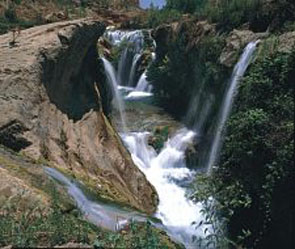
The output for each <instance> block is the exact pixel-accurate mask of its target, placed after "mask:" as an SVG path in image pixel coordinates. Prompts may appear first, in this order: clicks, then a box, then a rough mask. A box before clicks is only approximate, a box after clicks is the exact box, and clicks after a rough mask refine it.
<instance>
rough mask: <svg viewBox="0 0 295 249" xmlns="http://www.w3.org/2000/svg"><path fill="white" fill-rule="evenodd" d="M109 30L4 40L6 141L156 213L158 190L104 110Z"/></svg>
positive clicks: (1, 100) (0, 45) (73, 25)
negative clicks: (103, 46)
mask: <svg viewBox="0 0 295 249" xmlns="http://www.w3.org/2000/svg"><path fill="white" fill-rule="evenodd" d="M104 29H105V27H104V25H103V24H102V23H101V22H98V21H94V20H91V19H83V20H76V21H67V22H60V23H54V24H48V25H44V26H39V27H35V28H31V29H27V30H25V31H22V32H21V33H20V34H15V36H17V38H16V39H15V40H13V38H12V37H13V35H12V33H9V34H6V35H2V36H0V50H1V54H0V106H1V108H0V144H2V145H4V146H6V147H8V148H10V149H13V150H14V151H18V152H22V153H25V154H26V155H28V156H30V157H31V158H33V159H36V160H40V159H46V160H47V161H49V162H50V163H51V164H52V165H53V166H55V167H57V168H59V169H62V170H63V171H66V172H67V173H70V174H72V175H73V176H75V177H76V178H78V179H79V180H82V181H83V182H84V183H86V184H87V185H88V186H90V187H92V188H93V189H95V190H96V191H97V193H98V194H99V195H100V196H101V197H104V198H108V199H111V200H115V201H118V202H121V203H124V204H128V205H131V206H133V207H135V208H138V209H141V210H143V211H146V212H148V213H152V212H153V211H154V210H155V206H156V203H157V197H156V193H155V191H154V189H153V187H152V186H151V185H150V184H149V183H148V182H147V180H146V178H145V176H144V175H143V174H142V172H140V171H139V170H138V169H137V167H136V166H135V165H134V164H133V162H132V160H131V157H130V155H129V153H128V152H127V151H126V149H125V148H124V146H123V145H122V142H121V140H120V139H119V137H118V135H117V134H116V132H115V131H114V130H113V128H112V126H111V125H110V123H109V122H108V120H107V118H106V117H105V115H104V113H103V111H102V105H101V96H100V90H99V89H101V88H102V85H101V84H100V82H99V78H98V74H97V71H98V70H97V69H98V63H97V61H98V54H97V49H96V43H97V40H98V38H99V36H101V35H102V34H103V32H104Z"/></svg>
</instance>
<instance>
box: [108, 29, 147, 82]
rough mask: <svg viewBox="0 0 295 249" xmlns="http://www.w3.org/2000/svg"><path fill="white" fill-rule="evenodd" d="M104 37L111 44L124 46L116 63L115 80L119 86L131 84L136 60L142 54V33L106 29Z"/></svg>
mask: <svg viewBox="0 0 295 249" xmlns="http://www.w3.org/2000/svg"><path fill="white" fill-rule="evenodd" d="M105 37H106V38H107V39H108V40H109V41H110V42H111V44H112V45H113V46H117V47H119V46H120V45H121V44H124V46H126V47H125V48H124V49H123V52H122V53H121V56H120V59H119V63H118V74H117V81H118V83H119V85H120V86H130V87H131V86H133V82H134V77H135V72H136V69H137V65H138V61H139V59H140V58H141V56H142V52H143V47H144V35H143V32H142V31H141V30H135V31H120V30H115V31H107V32H106V34H105Z"/></svg>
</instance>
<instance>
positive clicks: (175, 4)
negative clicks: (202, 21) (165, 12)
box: [166, 0, 207, 13]
mask: <svg viewBox="0 0 295 249" xmlns="http://www.w3.org/2000/svg"><path fill="white" fill-rule="evenodd" d="M206 3H207V0H167V1H166V8H167V9H177V10H179V11H181V12H183V13H195V12H200V11H201V10H202V9H203V8H204V6H205V4H206Z"/></svg>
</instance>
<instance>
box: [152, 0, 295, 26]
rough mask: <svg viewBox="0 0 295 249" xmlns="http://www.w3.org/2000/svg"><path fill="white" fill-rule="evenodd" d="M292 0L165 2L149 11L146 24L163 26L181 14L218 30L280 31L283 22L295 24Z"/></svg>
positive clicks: (294, 9) (184, 0)
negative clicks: (206, 22)
mask: <svg viewBox="0 0 295 249" xmlns="http://www.w3.org/2000/svg"><path fill="white" fill-rule="evenodd" d="M294 12H295V5H294V2H293V0H279V1H274V2H272V3H271V4H270V5H269V4H267V3H266V0H167V4H166V6H165V7H164V8H163V9H161V10H158V9H151V10H150V13H149V15H148V20H147V25H149V26H150V27H155V26H157V25H160V24H163V23H169V22H172V21H176V20H180V19H181V17H183V16H182V15H183V14H189V15H190V16H191V17H194V18H197V19H199V20H208V21H210V22H211V23H217V28H218V29H220V30H222V31H226V32H228V31H230V30H232V29H233V28H237V27H240V26H242V25H243V24H247V25H248V26H249V27H250V29H252V30H254V31H265V30H266V29H267V28H271V29H272V30H275V29H280V28H281V27H282V26H283V25H284V23H286V22H290V21H294V20H295V16H294Z"/></svg>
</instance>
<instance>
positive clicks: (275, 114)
mask: <svg viewBox="0 0 295 249" xmlns="http://www.w3.org/2000/svg"><path fill="white" fill-rule="evenodd" d="M294 65H295V50H294V51H293V52H292V53H291V54H285V53H280V52H275V53H273V54H272V55H269V56H264V57H260V58H259V59H258V60H257V61H256V62H255V63H254V64H253V65H252V66H251V67H250V70H249V72H248V74H247V76H246V77H245V78H244V79H243V82H242V83H241V86H240V89H239V94H238V97H237V100H236V103H235V105H234V110H233V114H232V115H231V117H230V119H229V121H228V123H227V131H228V132H227V135H226V137H225V142H224V147H223V149H222V152H221V158H220V163H219V165H218V166H219V167H218V168H216V170H215V172H214V174H213V175H212V178H209V179H206V180H205V181H203V183H204V182H205V183H204V184H203V185H202V184H201V185H199V183H200V182H201V183H202V181H198V182H197V184H198V185H196V188H197V192H196V195H195V198H197V199H198V200H199V199H202V198H201V197H202V196H203V197H204V196H206V197H205V198H203V199H202V200H203V201H204V203H205V204H207V205H205V213H206V214H207V213H208V214H209V217H218V219H220V217H221V220H222V221H224V222H225V223H226V225H227V229H226V231H227V232H228V237H229V238H230V240H228V241H234V242H232V243H234V244H235V245H239V246H242V247H245V248H277V247H279V246H280V245H282V244H283V247H284V248H292V247H291V245H292V236H293V235H292V229H288V227H292V226H293V225H294V224H293V223H292V220H291V213H292V210H293V209H294V207H293V204H292V203H291V201H290V200H291V198H292V197H291V196H292V195H294V193H293V190H292V185H293V181H294V168H293V150H294V142H293V136H294V121H293V110H294V99H293V89H292V84H293V83H292V82H293V78H294V76H295V70H294V68H295V67H294ZM292 179H293V180H292ZM204 190H205V191H204ZM204 192H205V194H206V195H204ZM209 196H214V198H215V201H214V202H211V203H209V204H210V205H209V204H208V198H209ZM212 203H213V204H212ZM210 215H211V216H210ZM218 219H216V220H218ZM216 220H212V219H211V220H210V221H209V222H211V223H212V222H215V224H216ZM217 225H218V224H217ZM282 230H283V231H284V233H281V232H280V231H282ZM222 236H224V235H222Z"/></svg>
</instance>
